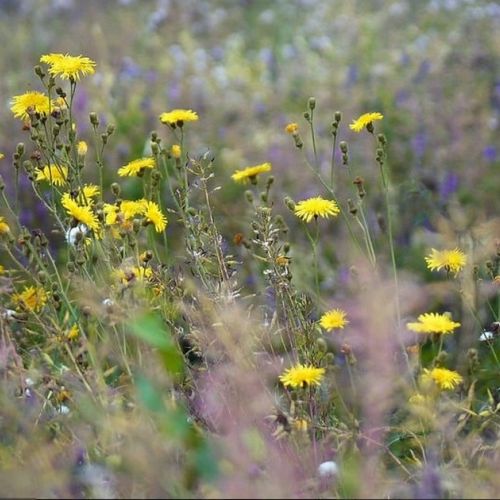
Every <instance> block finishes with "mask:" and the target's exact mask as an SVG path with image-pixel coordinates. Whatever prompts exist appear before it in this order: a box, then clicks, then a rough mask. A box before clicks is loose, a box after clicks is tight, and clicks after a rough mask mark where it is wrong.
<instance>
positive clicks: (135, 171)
mask: <svg viewBox="0 0 500 500" xmlns="http://www.w3.org/2000/svg"><path fill="white" fill-rule="evenodd" d="M154 167H155V160H154V158H139V159H138V160H133V161H131V162H130V163H127V164H126V165H124V166H123V167H121V168H119V169H118V175H119V176H120V177H125V176H129V177H131V176H135V175H139V174H142V173H143V172H144V170H145V169H146V168H154Z"/></svg>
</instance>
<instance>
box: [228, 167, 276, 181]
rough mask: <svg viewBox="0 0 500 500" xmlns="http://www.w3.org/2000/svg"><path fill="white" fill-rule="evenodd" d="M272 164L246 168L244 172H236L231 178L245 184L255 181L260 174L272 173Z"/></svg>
mask: <svg viewBox="0 0 500 500" xmlns="http://www.w3.org/2000/svg"><path fill="white" fill-rule="evenodd" d="M271 168H272V166H271V164H270V163H261V164H260V165H255V166H254V167H246V168H244V169H243V170H236V171H235V172H234V174H233V175H232V176H231V178H232V179H233V180H235V181H236V182H241V183H242V184H245V183H246V182H248V181H249V180H250V181H253V180H255V178H256V177H257V176H258V175H259V174H263V173H265V172H270V171H271Z"/></svg>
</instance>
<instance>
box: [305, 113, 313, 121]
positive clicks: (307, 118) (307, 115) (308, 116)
mask: <svg viewBox="0 0 500 500" xmlns="http://www.w3.org/2000/svg"><path fill="white" fill-rule="evenodd" d="M304 118H305V119H306V120H307V121H310V120H311V115H310V114H309V111H305V112H304Z"/></svg>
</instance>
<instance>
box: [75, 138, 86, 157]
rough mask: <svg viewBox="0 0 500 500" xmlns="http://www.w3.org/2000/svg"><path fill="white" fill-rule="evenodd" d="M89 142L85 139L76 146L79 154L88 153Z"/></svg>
mask: <svg viewBox="0 0 500 500" xmlns="http://www.w3.org/2000/svg"><path fill="white" fill-rule="evenodd" d="M87 149H88V147H87V143H86V142H85V141H79V142H78V144H77V146H76V151H77V153H78V156H85V155H86V154H87Z"/></svg>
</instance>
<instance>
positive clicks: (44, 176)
mask: <svg viewBox="0 0 500 500" xmlns="http://www.w3.org/2000/svg"><path fill="white" fill-rule="evenodd" d="M67 179H68V167H65V166H64V165H54V164H53V163H51V164H50V165H45V167H43V168H42V169H41V170H38V171H37V173H36V180H37V181H47V182H50V183H51V184H54V186H62V185H63V184H65V183H66V180H67Z"/></svg>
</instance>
